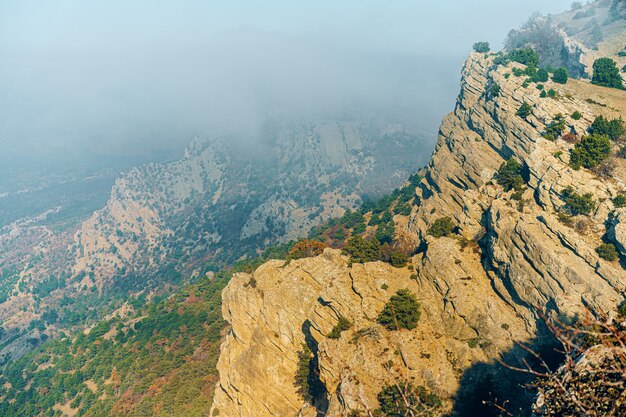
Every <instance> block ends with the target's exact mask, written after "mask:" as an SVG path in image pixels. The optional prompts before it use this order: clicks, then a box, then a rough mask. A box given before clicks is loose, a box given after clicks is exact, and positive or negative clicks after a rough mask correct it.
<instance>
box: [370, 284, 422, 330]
mask: <svg viewBox="0 0 626 417" xmlns="http://www.w3.org/2000/svg"><path fill="white" fill-rule="evenodd" d="M420 315H421V312H420V304H419V303H418V302H417V299H416V298H415V295H414V294H413V293H411V292H410V291H409V290H407V289H401V290H399V291H398V292H397V293H395V294H394V295H392V296H391V298H390V299H389V302H388V303H387V304H385V307H384V308H383V309H382V311H381V312H380V314H379V315H378V323H380V324H381V325H383V326H385V327H386V328H387V329H388V330H400V329H409V330H411V329H414V328H415V327H416V326H417V322H418V321H419V319H420Z"/></svg>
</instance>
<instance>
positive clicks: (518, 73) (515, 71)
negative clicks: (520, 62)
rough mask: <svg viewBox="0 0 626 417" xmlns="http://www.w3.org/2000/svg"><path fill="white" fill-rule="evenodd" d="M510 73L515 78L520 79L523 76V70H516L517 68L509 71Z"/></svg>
mask: <svg viewBox="0 0 626 417" xmlns="http://www.w3.org/2000/svg"><path fill="white" fill-rule="evenodd" d="M511 72H512V73H513V75H515V76H516V77H521V76H522V75H524V70H523V69H521V68H517V67H515V68H513V69H512V70H511Z"/></svg>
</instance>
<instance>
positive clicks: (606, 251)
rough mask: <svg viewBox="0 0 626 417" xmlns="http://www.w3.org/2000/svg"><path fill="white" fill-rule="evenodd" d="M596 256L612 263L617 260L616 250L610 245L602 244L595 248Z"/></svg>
mask: <svg viewBox="0 0 626 417" xmlns="http://www.w3.org/2000/svg"><path fill="white" fill-rule="evenodd" d="M596 253H597V254H598V256H599V257H600V258H602V259H604V260H606V261H609V262H613V261H616V260H617V258H619V254H618V253H617V248H616V247H615V245H614V244H612V243H603V244H601V245H600V246H598V247H597V248H596Z"/></svg>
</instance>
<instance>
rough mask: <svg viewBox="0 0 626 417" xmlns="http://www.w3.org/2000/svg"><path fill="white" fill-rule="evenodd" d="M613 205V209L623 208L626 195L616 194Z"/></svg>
mask: <svg viewBox="0 0 626 417" xmlns="http://www.w3.org/2000/svg"><path fill="white" fill-rule="evenodd" d="M613 204H614V205H615V208H624V207H626V194H618V195H617V196H616V197H615V198H614V199H613Z"/></svg>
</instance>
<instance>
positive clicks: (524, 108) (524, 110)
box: [516, 102, 533, 119]
mask: <svg viewBox="0 0 626 417" xmlns="http://www.w3.org/2000/svg"><path fill="white" fill-rule="evenodd" d="M532 112H533V108H532V107H531V105H530V104H528V103H526V102H524V103H523V104H522V105H521V106H520V108H519V109H517V113H516V114H517V115H518V116H519V117H521V118H523V119H525V118H527V117H528V116H530V115H531V114H532Z"/></svg>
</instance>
